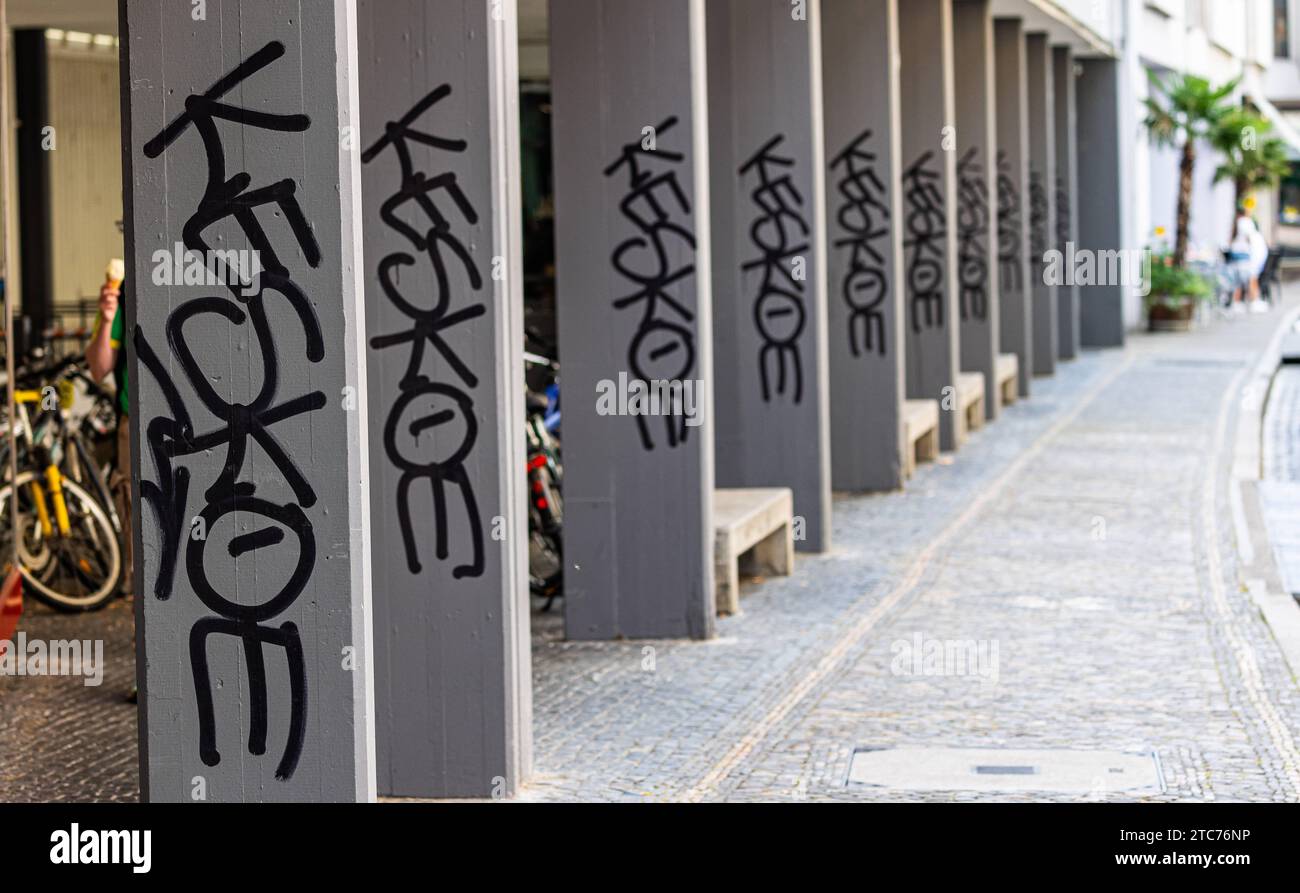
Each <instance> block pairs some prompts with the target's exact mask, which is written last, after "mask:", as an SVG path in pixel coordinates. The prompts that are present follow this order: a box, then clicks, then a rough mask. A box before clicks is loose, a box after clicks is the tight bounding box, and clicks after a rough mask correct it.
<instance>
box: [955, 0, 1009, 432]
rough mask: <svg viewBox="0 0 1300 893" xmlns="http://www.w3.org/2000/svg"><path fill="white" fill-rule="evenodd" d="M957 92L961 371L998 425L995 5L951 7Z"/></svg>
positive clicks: (981, 0) (982, 1) (966, 1)
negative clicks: (978, 376) (969, 375)
mask: <svg viewBox="0 0 1300 893" xmlns="http://www.w3.org/2000/svg"><path fill="white" fill-rule="evenodd" d="M952 10H953V40H954V44H955V52H956V70H957V71H958V72H960V73H961V76H960V77H958V78H956V90H957V183H958V190H957V293H958V304H959V305H960V308H961V370H962V371H963V372H980V373H982V374H983V375H984V413H985V417H986V418H988V419H994V418H997V415H998V412H999V410H1000V409H1001V406H1002V390H1001V388H999V387H998V381H997V360H998V349H999V341H1000V339H999V335H1000V332H999V322H998V262H997V225H998V220H997V202H996V201H995V200H994V198H995V197H994V194H993V187H994V186H995V185H996V183H997V103H996V90H995V83H996V71H995V64H994V63H995V57H994V46H993V12H992V6H991V3H990V0H954V3H953V7H952Z"/></svg>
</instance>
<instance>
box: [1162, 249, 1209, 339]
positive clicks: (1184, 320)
mask: <svg viewBox="0 0 1300 893" xmlns="http://www.w3.org/2000/svg"><path fill="white" fill-rule="evenodd" d="M1213 295H1214V289H1213V288H1212V287H1211V286H1210V283H1209V281H1208V280H1207V279H1206V278H1205V277H1204V276H1202V275H1201V274H1199V273H1197V272H1195V271H1193V270H1189V269H1187V268H1186V267H1182V266H1178V265H1177V264H1175V263H1174V257H1173V255H1172V254H1153V255H1152V257H1151V290H1150V292H1148V293H1147V296H1146V307H1147V326H1148V328H1149V329H1150V330H1151V331H1153V332H1186V331H1187V330H1188V329H1190V328H1191V327H1192V320H1193V319H1194V318H1195V316H1196V305H1197V303H1198V302H1200V301H1207V300H1209V299H1210V298H1211V297H1213Z"/></svg>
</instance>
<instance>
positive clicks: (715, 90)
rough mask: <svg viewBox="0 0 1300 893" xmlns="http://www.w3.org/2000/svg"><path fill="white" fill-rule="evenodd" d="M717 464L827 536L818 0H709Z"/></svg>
mask: <svg viewBox="0 0 1300 893" xmlns="http://www.w3.org/2000/svg"><path fill="white" fill-rule="evenodd" d="M706 8H707V19H708V24H707V30H708V40H709V149H710V159H709V164H710V181H711V188H712V194H711V195H710V201H711V205H712V227H713V235H712V240H711V241H712V247H713V346H714V350H713V370H714V379H715V380H714V389H713V392H714V398H715V399H716V401H717V406H716V411H715V413H714V419H715V422H716V425H717V427H716V430H715V435H714V448H715V467H716V469H717V486H718V487H722V488H744V487H789V488H791V489H792V490H793V491H794V514H795V518H796V521H795V546H796V547H797V548H798V549H800V550H801V551H808V552H824V551H827V550H829V549H830V544H831V474H830V420H829V407H828V401H829V394H828V380H827V379H828V371H827V357H826V223H825V207H826V196H825V174H824V168H823V164H824V159H825V152H824V150H823V147H822V140H823V134H822V94H821V22H820V18H821V16H820V0H808V2H807V4H806V5H802V4H801V5H798V6H794V5H791V4H790V3H789V2H788V0H710V2H709V3H708V4H707V7H706Z"/></svg>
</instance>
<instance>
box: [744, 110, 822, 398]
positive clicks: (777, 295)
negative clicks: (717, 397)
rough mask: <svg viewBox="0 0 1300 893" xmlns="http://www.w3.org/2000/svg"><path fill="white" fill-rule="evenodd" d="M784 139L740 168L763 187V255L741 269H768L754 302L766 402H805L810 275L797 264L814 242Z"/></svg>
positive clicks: (754, 233) (756, 238)
mask: <svg viewBox="0 0 1300 893" xmlns="http://www.w3.org/2000/svg"><path fill="white" fill-rule="evenodd" d="M784 141H785V137H784V136H775V137H773V138H772V139H770V140H768V141H767V142H766V143H764V144H763V146H762V147H761V148H760V149H759V150H758V151H757V152H755V153H754V155H753V156H752V157H751V158H750V159H749V160H748V161H746V162H745V163H744V164H742V165H741V166H740V178H741V180H742V181H743V180H744V179H745V178H746V177H747V176H748V175H749V174H755V175H756V176H757V179H758V185H757V186H756V187H755V188H754V191H753V192H751V193H750V198H751V199H752V200H753V202H754V204H755V205H756V206H758V209H759V212H760V213H759V215H758V216H757V217H756V218H755V219H754V222H753V223H752V224H751V225H750V228H749V238H750V241H751V242H752V243H753V245H754V247H755V248H756V249H758V254H759V257H758V259H756V260H752V261H748V262H747V263H745V264H743V265H742V266H741V270H742V271H743V272H750V271H753V270H762V273H763V278H762V281H761V283H760V285H759V290H758V299H757V300H756V301H755V302H754V326H755V328H756V329H757V331H758V336H759V339H760V340H761V341H762V342H763V347H762V348H761V349H760V350H759V354H758V372H759V378H760V381H761V385H762V393H763V400H764V402H768V403H770V402H771V401H772V396H773V392H774V391H775V393H776V394H778V395H781V396H785V395H786V394H790V395H791V398H792V400H793V402H794V403H795V404H796V405H798V404H799V403H801V402H803V360H802V357H801V356H800V353H799V337H800V336H801V335H802V334H803V330H804V327H805V325H806V324H807V318H808V314H807V310H806V309H805V308H804V303H803V298H804V295H803V282H804V281H806V279H807V275H806V273H805V275H804V276H802V277H800V276H798V275H796V271H795V266H796V264H797V263H798V262H799V259H800V258H802V259H803V260H804V263H805V265H806V261H807V252H808V248H809V243H808V242H807V241H804V240H806V239H807V238H808V235H809V229H808V221H807V220H805V219H804V217H803V214H802V213H801V211H800V208H801V206H802V205H803V196H802V195H800V194H799V190H798V189H797V188H796V187H795V185H794V181H793V180H792V179H791V178H790V174H789V173H788V172H787V171H789V170H790V169H792V168H793V167H794V161H793V160H792V159H790V158H784V157H781V156H779V155H777V154H775V153H776V149H777V147H778V146H780V145H781V143H782V142H784ZM778 173H779V174H780V175H779V176H776V174H778ZM792 231H793V232H792ZM805 268H806V266H805ZM773 373H775V377H776V387H775V389H774V388H773V386H772V376H773ZM791 378H793V381H794V383H793V385H791V384H790V379H791Z"/></svg>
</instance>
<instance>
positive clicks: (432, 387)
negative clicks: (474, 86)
mask: <svg viewBox="0 0 1300 893" xmlns="http://www.w3.org/2000/svg"><path fill="white" fill-rule="evenodd" d="M449 95H451V87H450V86H449V85H447V84H444V85H442V86H440V87H438V88H437V89H435V90H433V91H432V92H431V93H429V95H427V96H425V97H424V98H423V99H421V100H420V101H419V102H418V103H416V104H415V106H414V107H413V108H412V109H411V110H410V111H409V112H407V113H406V114H405V115H404V116H403V117H402V118H401V119H400V120H398V121H393V122H390V123H389V124H388V125H387V127H386V128H385V130H384V135H383V136H382V137H380V138H379V139H378V140H377V141H376V142H375V143H374V145H372V146H371V147H370V148H369V149H367V150H366V151H365V152H364V153H363V154H362V156H361V162H362V164H372V163H374V161H375V160H376V159H377V158H379V157H380V156H381V155H382V154H383V153H384V152H386V151H387V150H388V149H392V150H393V153H394V154H395V155H396V157H397V160H398V165H399V172H400V177H399V182H398V185H397V190H396V192H394V193H393V195H392V196H390V197H389V198H388V199H387V200H386V201H385V202H384V203H383V205H382V207H381V208H380V218H381V219H382V220H383V222H384V223H385V224H387V225H388V227H389V228H390V229H392V230H393V231H395V232H397V233H399V234H400V235H401V236H402V237H403V238H405V239H406V240H407V241H408V242H410V243H411V246H412V249H413V250H415V251H418V252H420V253H421V254H423V255H424V256H425V257H426V258H427V260H428V262H429V264H430V266H431V267H432V269H433V273H434V280H435V282H436V284H437V294H436V295H435V296H434V297H433V302H432V305H431V306H427V307H426V306H421V305H419V304H417V303H416V302H414V301H412V300H410V299H408V298H407V297H406V296H405V295H403V294H402V291H401V289H400V288H399V286H398V278H399V277H398V276H397V273H398V272H399V271H400V269H401V268H404V267H411V266H414V265H415V258H414V257H413V256H412V255H410V254H408V253H406V252H403V251H397V252H394V253H392V254H390V255H388V256H387V257H385V258H384V259H383V260H382V261H380V263H379V267H378V270H377V278H378V281H379V286H380V288H381V289H382V290H383V293H384V295H385V296H386V297H387V298H388V301H389V303H391V304H392V305H393V306H394V307H396V308H397V309H398V311H399V312H401V314H402V315H403V316H406V317H408V318H409V319H410V320H411V327H410V328H409V329H407V330H406V331H403V332H398V333H395V334H385V335H378V336H375V337H374V338H371V339H370V346H371V348H372V349H374V350H388V349H390V348H394V347H400V346H402V345H409V347H410V351H411V354H410V361H409V363H408V365H407V369H406V374H405V376H404V377H403V378H402V381H401V383H400V385H399V389H400V392H401V393H400V394H399V396H398V398H397V399H396V400H395V401H394V403H393V405H392V406H391V407H390V408H389V413H388V421H387V424H386V425H385V426H384V452H385V454H386V455H387V456H388V460H389V461H390V462H391V463H392V464H393V465H394V467H396V468H398V469H399V470H400V471H401V478H400V479H399V480H398V483H397V515H398V522H399V523H400V525H401V529H402V542H403V547H404V548H405V551H406V564H407V568H408V569H409V570H410V572H411V573H412V574H418V573H421V572H422V570H423V568H424V566H423V565H422V564H421V562H420V549H419V544H418V542H417V539H416V535H415V527H414V523H413V521H412V518H411V488H412V487H413V486H414V485H415V484H416V483H417V482H419V481H421V480H427V481H428V482H429V487H430V491H431V496H432V500H433V516H434V522H433V523H434V528H435V540H434V554H435V555H436V556H437V558H438V560H439V561H446V560H447V558H448V557H449V556H450V544H449V540H450V537H449V535H448V534H449V529H450V526H451V524H450V520H449V518H448V513H447V488H448V487H452V488H454V492H455V493H456V494H457V495H458V496H459V498H460V500H461V502H462V504H463V505H464V507H465V515H466V518H467V521H468V523H467V530H466V534H467V536H468V538H469V544H470V560H469V561H468V562H467V563H463V564H458V565H457V566H456V567H454V568H453V569H452V576H453V577H454V578H455V579H457V580H459V579H463V578H465V577H481V576H482V575H483V573H484V569H485V565H484V556H483V522H482V519H481V518H480V516H479V510H478V500H477V499H476V498H475V495H474V482H473V481H472V480H471V479H470V476H469V472H468V471H467V470H466V468H465V461H466V460H467V459H468V458H469V457H470V455H471V454H472V453H473V452H474V448H475V445H476V443H477V440H478V423H477V421H476V414H475V409H474V401H473V398H472V397H471V395H470V394H469V393H467V392H466V391H465V390H462V388H468V389H470V390H471V391H472V390H473V389H474V388H476V387H478V383H479V381H478V376H477V375H475V373H474V371H473V370H472V369H471V368H470V367H469V365H468V364H467V363H466V362H465V361H464V360H462V359H461V358H460V357H459V356H458V355H457V354H456V352H455V351H454V350H452V348H451V346H450V345H449V344H448V343H447V341H446V339H445V337H444V335H445V333H446V332H448V331H449V330H451V329H454V328H456V327H457V326H464V325H468V324H469V323H470V322H471V321H473V320H475V319H478V318H479V317H482V316H484V315H485V314H486V313H487V308H486V307H485V306H484V305H483V304H466V305H463V306H457V307H455V308H453V303H452V298H453V294H454V293H455V292H456V291H457V289H456V288H455V287H453V285H452V273H451V270H449V266H453V267H455V268H456V269H458V270H459V274H458V275H459V277H460V279H461V280H462V281H463V282H464V285H465V286H467V287H468V289H470V290H473V291H481V290H482V288H483V276H482V274H481V273H480V272H479V269H478V267H477V266H476V265H475V263H474V259H473V257H472V256H471V255H470V252H469V249H468V248H467V247H466V245H465V243H464V242H463V241H462V240H461V239H460V238H459V237H458V236H457V235H456V231H455V228H454V227H453V226H452V220H451V218H450V217H449V216H448V215H447V214H444V213H443V211H442V209H440V208H439V206H438V204H437V202H435V201H434V198H435V196H443V197H445V198H446V200H447V201H449V202H450V203H451V205H452V206H453V207H454V208H455V212H456V213H458V214H459V216H460V218H462V219H463V220H464V221H465V223H466V224H468V225H470V226H473V225H474V224H476V223H478V219H479V218H478V212H477V211H475V209H474V207H473V205H472V204H471V203H470V201H469V198H468V197H467V196H466V195H465V193H464V191H463V190H462V189H461V188H460V184H459V183H458V181H457V178H456V175H455V174H454V173H440V174H435V175H433V176H430V175H428V174H426V173H424V172H423V171H421V170H419V169H418V168H417V166H416V163H415V158H414V154H413V148H414V147H415V146H426V147H428V148H431V149H435V150H437V151H439V152H448V153H453V154H459V153H463V152H465V151H466V150H467V148H468V144H467V143H466V142H465V141H464V140H453V139H446V138H443V137H439V136H434V135H433V134H430V133H425V132H424V131H421V130H416V129H414V125H415V124H416V122H418V121H419V120H420V118H421V117H422V116H423V115H424V114H425V113H426V112H428V111H429V110H431V109H433V108H434V107H435V106H436V105H437V104H438V103H439V102H440V101H442V100H443V99H445V98H446V97H447V96H449ZM408 204H413V205H414V207H415V209H416V210H417V211H419V212H422V213H423V214H424V215H425V217H426V218H427V220H428V224H429V225H428V228H427V229H417V228H416V227H414V226H411V225H410V224H408V223H407V222H406V220H404V219H403V218H402V217H400V216H399V214H398V212H399V211H401V210H402V209H403V208H404V207H405V206H407V205H408ZM429 347H432V348H433V351H434V352H435V353H436V355H437V357H438V358H440V359H441V360H442V361H443V362H444V363H446V365H447V367H448V368H449V369H450V371H451V373H452V374H453V375H454V377H455V378H456V379H457V383H456V384H450V383H448V382H446V381H439V380H435V379H434V378H431V377H430V376H428V375H425V374H424V358H425V352H426V348H429ZM434 434H440V435H441V440H440V439H439V438H437V437H434V436H432V435H434ZM448 444H450V446H449V445H448Z"/></svg>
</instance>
